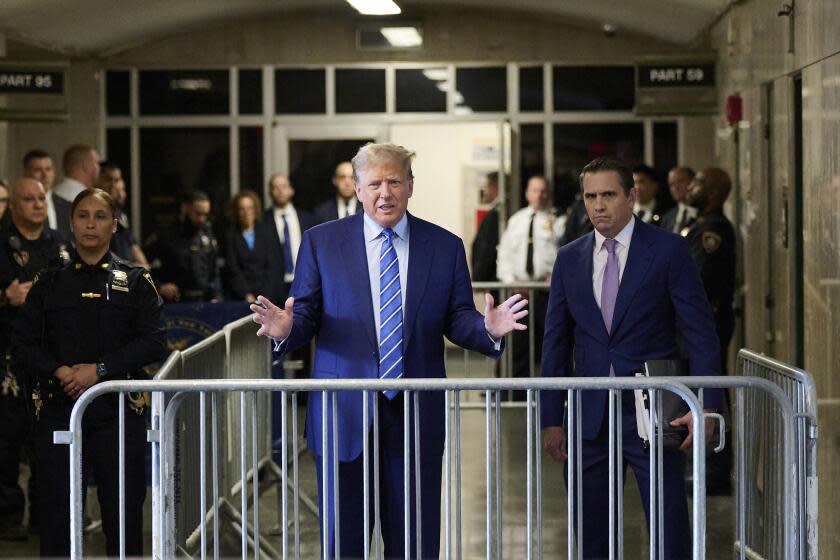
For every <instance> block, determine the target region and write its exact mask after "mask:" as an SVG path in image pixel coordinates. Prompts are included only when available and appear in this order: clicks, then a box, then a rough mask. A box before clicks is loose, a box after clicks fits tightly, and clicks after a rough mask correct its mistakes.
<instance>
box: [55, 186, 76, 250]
mask: <svg viewBox="0 0 840 560" xmlns="http://www.w3.org/2000/svg"><path fill="white" fill-rule="evenodd" d="M52 204H53V208H55V230H56V231H57V232H58V233H60V234H61V236H62V237H63V238H64V241H65V242H67V243H72V242H73V234H72V233H71V232H70V216H71V214H72V213H73V203H72V202H67V201H66V200H64V199H63V198H61V197H60V196H57V195H54V196H53V197H52Z"/></svg>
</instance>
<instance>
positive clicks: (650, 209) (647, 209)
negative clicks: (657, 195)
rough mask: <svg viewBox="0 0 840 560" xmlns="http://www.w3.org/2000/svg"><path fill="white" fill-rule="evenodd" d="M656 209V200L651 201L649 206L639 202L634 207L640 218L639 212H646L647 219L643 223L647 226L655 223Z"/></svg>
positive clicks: (634, 211)
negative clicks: (654, 213)
mask: <svg viewBox="0 0 840 560" xmlns="http://www.w3.org/2000/svg"><path fill="white" fill-rule="evenodd" d="M655 209H656V199H653V200H651V201H650V202H648V203H647V204H642V203H640V202H638V201H637V202H636V203H635V204H634V205H633V213H634V214H635V215H637V216H638V215H639V212H644V213H645V217H644V218H643V219H642V221H643V222H644V223H646V224H649V223H650V222H652V221H653V211H654V210H655Z"/></svg>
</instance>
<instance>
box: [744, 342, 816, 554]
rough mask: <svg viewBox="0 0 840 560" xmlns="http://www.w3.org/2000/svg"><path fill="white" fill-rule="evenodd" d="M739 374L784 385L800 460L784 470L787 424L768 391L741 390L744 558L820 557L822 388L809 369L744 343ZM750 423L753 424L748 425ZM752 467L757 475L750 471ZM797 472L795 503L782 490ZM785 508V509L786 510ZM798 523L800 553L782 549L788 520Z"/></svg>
mask: <svg viewBox="0 0 840 560" xmlns="http://www.w3.org/2000/svg"><path fill="white" fill-rule="evenodd" d="M737 374H738V375H739V376H749V377H757V378H761V379H767V380H769V381H771V382H773V383H774V384H775V385H777V386H779V387H780V389H781V390H782V391H783V392H784V394H785V396H786V398H787V399H788V401H789V402H790V403H791V405H792V407H793V414H794V420H795V426H794V463H793V464H792V465H790V468H791V471H785V470H780V467H784V466H787V465H779V464H778V463H777V462H776V461H775V460H774V459H775V456H776V455H777V454H778V447H777V445H776V442H777V441H778V439H779V436H780V433H781V430H782V427H781V426H780V425H779V423H778V421H777V420H776V418H775V416H773V414H772V406H771V403H769V402H768V400H767V397H766V395H764V394H756V393H744V392H743V391H738V393H737V394H736V403H735V409H736V411H738V423H737V433H738V443H739V445H738V448H740V449H741V453H740V454H739V461H738V467H737V468H738V473H739V476H738V477H737V480H738V484H737V488H736V499H737V502H738V504H739V505H738V508H737V509H738V512H739V516H738V520H737V529H738V534H737V541H736V550H737V551H738V554H739V558H741V559H743V558H750V559H771V558H785V559H790V558H797V559H803V560H806V559H807V560H815V559H816V558H818V557H819V556H818V550H817V482H818V479H817V391H816V385H815V384H814V380H813V378H812V377H811V376H810V375H809V374H808V373H807V372H805V371H803V370H801V369H799V368H795V367H792V366H790V365H788V364H785V363H783V362H780V361H778V360H774V359H772V358H768V357H767V356H764V355H761V354H757V353H755V352H751V351H749V350H746V349H743V350H741V351H740V352H739V353H738V364H737ZM747 426H749V429H747ZM747 473H749V474H750V475H751V476H746V474H747ZM791 476H793V477H795V484H796V486H795V492H794V494H793V497H792V498H793V501H792V503H790V504H788V503H786V502H784V498H785V497H786V495H785V494H783V493H782V492H781V491H780V487H781V486H782V484H783V483H784V482H785V481H786V480H787V479H788V478H789V477H791ZM780 512H784V513H782V514H781V515H780ZM791 517H793V518H794V519H795V520H796V522H797V523H798V531H797V534H796V537H797V539H798V543H797V555H796V556H787V555H784V556H783V555H782V554H780V551H781V547H780V546H779V545H780V542H782V540H783V537H784V533H785V530H786V529H785V522H786V521H787V520H788V519H790V518H791Z"/></svg>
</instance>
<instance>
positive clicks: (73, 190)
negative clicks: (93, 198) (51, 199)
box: [52, 177, 87, 202]
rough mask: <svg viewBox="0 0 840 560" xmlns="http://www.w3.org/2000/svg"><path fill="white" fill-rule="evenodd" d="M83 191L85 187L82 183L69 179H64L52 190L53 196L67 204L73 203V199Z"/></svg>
mask: <svg viewBox="0 0 840 560" xmlns="http://www.w3.org/2000/svg"><path fill="white" fill-rule="evenodd" d="M84 190H87V187H86V186H85V185H84V184H83V183H80V182H79V181H77V180H75V179H71V178H70V177H65V178H64V180H63V181H61V182H60V183H59V184H57V185H55V186H53V188H52V192H53V194H54V195H56V196H60V197H61V198H63V199H64V200H66V201H67V202H73V199H75V198H76V196H77V195H78V194H79V193H80V192H82V191H84Z"/></svg>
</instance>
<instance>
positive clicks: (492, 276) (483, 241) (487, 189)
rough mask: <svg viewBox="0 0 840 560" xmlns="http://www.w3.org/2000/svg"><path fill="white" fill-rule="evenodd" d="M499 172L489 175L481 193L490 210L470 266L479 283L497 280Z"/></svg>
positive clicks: (478, 233) (478, 236) (485, 216)
mask: <svg viewBox="0 0 840 560" xmlns="http://www.w3.org/2000/svg"><path fill="white" fill-rule="evenodd" d="M498 198H499V172H498V171H493V172H492V173H488V174H487V184H486V185H485V186H484V189H483V190H482V191H481V203H482V204H484V205H488V206H489V207H490V208H489V209H488V210H487V214H485V215H484V219H483V220H481V225H479V226H478V232H477V233H476V234H475V239H474V240H473V243H472V250H471V251H470V253H471V255H470V261H471V262H470V264H472V279H473V280H476V281H478V282H494V281H495V280H496V260H497V259H498V247H499V201H498Z"/></svg>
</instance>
